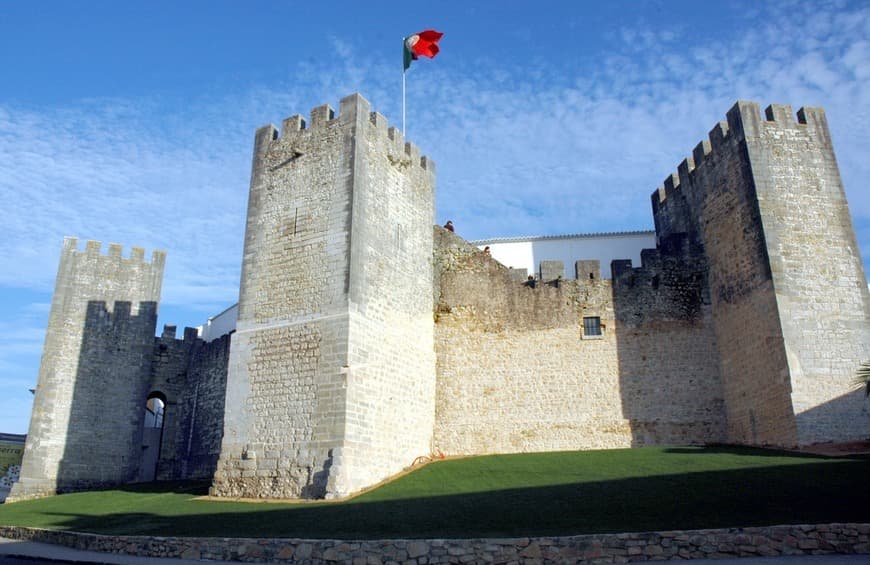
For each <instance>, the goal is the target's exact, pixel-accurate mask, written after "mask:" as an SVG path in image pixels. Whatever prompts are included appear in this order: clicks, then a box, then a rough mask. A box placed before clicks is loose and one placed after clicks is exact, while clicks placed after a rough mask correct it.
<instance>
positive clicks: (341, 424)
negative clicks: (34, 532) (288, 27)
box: [11, 95, 870, 500]
mask: <svg viewBox="0 0 870 565" xmlns="http://www.w3.org/2000/svg"><path fill="white" fill-rule="evenodd" d="M434 184H435V173H434V164H433V163H432V161H431V160H429V159H427V158H426V157H421V156H420V153H419V151H418V149H417V148H416V147H415V146H414V145H412V144H410V143H405V142H404V139H403V138H402V135H401V134H400V133H399V132H398V131H397V130H396V129H395V128H390V127H388V126H387V123H386V120H385V119H384V117H383V116H381V115H380V114H377V113H373V112H371V111H370V108H369V104H368V102H366V101H365V100H364V99H363V98H362V97H360V96H359V95H352V96H349V97H347V98H345V99H343V100H342V101H341V106H340V109H339V114H338V116H337V117H336V116H335V115H334V114H333V111H332V109H330V107H329V106H321V107H319V108H315V109H314V110H313V111H312V112H311V117H310V123H309V124H307V127H306V123H305V121H304V120H303V119H302V118H301V117H300V116H294V117H292V118H289V119H287V120H285V121H284V123H283V127H282V131H281V133H280V135H279V132H278V130H277V129H276V128H275V127H274V126H266V127H263V128H260V129H259V130H258V131H257V133H256V137H255V146H254V158H253V171H252V175H251V185H250V196H249V202H248V215H247V228H246V234H245V245H244V257H243V261H242V279H241V288H240V292H239V305H238V320H237V322H236V324H235V331H232V332H230V333H228V334H225V335H224V336H223V337H221V338H219V339H216V340H214V341H205V340H203V339H199V338H198V337H197V332H196V330H195V329H192V328H188V329H186V330H185V332H184V339H183V340H178V339H175V328H174V327H172V326H170V327H168V328H167V329H166V330H164V332H163V335H162V336H161V337H159V338H155V337H154V331H155V320H156V306H157V301H158V300H159V294H160V285H161V277H162V270H163V262H164V255H163V253H162V252H155V253H154V256H153V259H152V262H151V263H145V262H144V260H143V252H142V250H141V249H139V248H133V252H132V254H131V256H130V258H129V259H126V258H123V257H121V248H120V246H117V245H112V246H110V248H109V255H108V256H102V255H100V252H99V247H100V245H99V243H97V242H89V243H88V246H87V250H86V251H85V252H84V253H80V252H78V251H77V250H76V240H74V239H68V240H67V241H65V243H64V250H63V254H62V257H61V263H60V269H59V271H58V279H57V287H56V290H55V296H54V300H53V303H52V309H51V315H50V320H49V328H48V332H47V336H46V341H45V351H44V354H43V360H42V366H41V368H40V374H39V384H38V390H37V394H36V398H35V401H34V411H33V417H32V421H31V426H30V433H29V434H28V439H27V445H26V450H25V456H24V464H23V468H22V472H21V476H22V479H21V481H20V482H19V483H18V484H17V485H16V486H15V488H14V490H13V491H12V496H11V500H15V499H19V500H20V499H22V498H29V497H34V496H41V495H45V494H51V493H54V492H60V491H68V490H80V489H84V488H90V487H93V486H106V485H113V484H121V483H126V482H131V481H134V480H137V479H138V480H143V477H148V476H149V475H148V474H147V473H145V472H144V471H146V470H147V469H145V467H147V466H148V465H152V467H151V471H153V472H154V476H156V477H158V478H161V479H180V478H200V479H204V478H209V479H212V481H213V482H212V489H211V491H212V494H214V495H216V496H227V497H253V498H270V497H272V498H298V497H304V498H319V497H338V496H344V495H347V494H350V493H353V492H355V491H359V490H360V489H362V488H365V487H368V486H371V485H373V484H376V483H377V482H379V481H381V480H383V479H385V478H387V477H389V476H391V475H393V474H395V473H397V472H399V471H400V470H402V469H404V468H406V467H408V466H409V465H411V464H412V462H413V461H414V460H415V459H416V458H417V457H418V456H421V455H427V454H430V453H432V452H439V451H443V452H445V453H447V454H450V455H477V454H483V453H508V452H528V451H545V450H565V449H588V448H609V447H628V446H639V445H649V444H704V443H711V442H713V443H721V442H729V443H736V444H749V445H779V446H792V445H797V444H809V443H814V442H819V441H835V440H849V439H856V438H863V437H866V435H867V433H868V431H870V413H868V411H867V410H865V407H866V403H867V402H868V401H867V400H865V399H864V397H863V394H862V393H861V392H860V391H858V390H856V389H855V388H854V387H852V386H851V384H850V381H851V379H852V375H853V373H854V371H855V369H856V367H858V365H859V364H860V363H861V362H862V361H865V360H866V359H868V358H870V294H868V290H867V281H866V277H865V273H864V271H863V265H862V262H861V256H860V253H859V251H858V247H857V243H856V238H855V234H854V230H853V228H852V224H851V218H850V215H849V210H848V206H847V203H846V201H845V196H844V191H843V186H842V181H841V179H840V176H839V171H838V168H837V163H836V160H835V156H834V151H833V148H832V145H831V140H830V134H829V132H828V128H827V123H826V120H825V115H824V112H823V111H822V110H820V109H815V108H804V109H801V110H800V111H799V112H798V115H797V120H795V119H794V117H793V116H792V115H791V109H790V108H789V107H788V106H776V105H774V106H771V107H769V108H768V109H767V110H766V112H765V114H764V115H763V114H762V113H761V111H760V110H759V107H758V106H757V105H756V104H753V103H746V102H738V103H737V104H736V105H735V106H734V107H733V108H732V109H731V110H730V111H729V112H728V115H727V123H726V122H723V123H720V124H718V125H717V126H716V127H715V128H714V129H713V130H712V132H711V133H710V136H709V140H705V141H704V142H702V143H700V144H698V146H697V147H696V148H695V150H694V152H693V156H692V158H689V159H686V160H684V161H683V162H682V163H681V164H680V165H679V167H678V172H677V174H673V175H671V176H669V177H668V178H667V180H666V181H665V183H664V187H663V188H660V189H659V190H657V191H656V192H654V193H653V195H652V207H653V217H654V221H655V226H656V236H657V245H656V248H655V249H645V250H643V251H642V253H641V263H642V264H641V265H639V266H633V265H632V264H631V261H630V260H619V261H613V262H612V263H611V269H610V270H611V272H612V274H613V276H612V279H602V278H601V276H600V275H601V269H600V264H599V261H597V260H595V259H593V258H589V257H585V258H584V257H578V258H577V261H576V263H575V265H574V271H575V273H576V278H573V279H568V278H563V276H564V273H565V271H564V266H563V265H562V263H561V262H555V261H543V262H542V263H541V268H540V270H539V271H538V273H536V277H534V278H535V280H534V281H533V282H534V283H535V284H529V283H528V282H527V275H528V273H526V272H524V270H523V272H519V271H518V270H516V269H510V268H508V267H506V266H504V265H502V264H500V263H498V262H497V261H495V260H494V259H493V258H492V257H490V256H489V255H487V254H485V253H484V252H482V251H481V250H479V249H478V248H477V247H475V246H473V245H471V244H469V243H468V242H466V241H465V240H463V239H462V238H461V237H459V236H458V235H456V234H454V233H451V232H448V231H446V230H444V229H442V228H440V227H438V226H434V227H433V223H434ZM153 395H159V396H160V397H161V398H164V399H165V400H166V403H167V406H166V416H165V420H166V423H165V424H164V427H163V429H162V432H161V433H160V435H159V436H158V437H159V446H157V448H158V452H157V453H156V454H155V453H154V452H153V451H152V452H151V454H152V455H155V457H154V459H153V460H154V461H155V462H156V463H153V464H152V463H147V464H146V463H144V461H143V459H142V455H141V453H142V452H143V451H147V449H143V448H145V447H146V446H145V444H144V443H143V439H144V438H143V432H142V422H143V415H142V409H141V408H142V406H143V404H144V402H145V400H146V399H147V398H151V397H152V396H153ZM95 414H99V416H100V417H99V418H98V419H97V418H95V417H94V415H95ZM93 453H99V454H100V456H99V457H96V458H95V457H93V456H92V455H91V454H93Z"/></svg>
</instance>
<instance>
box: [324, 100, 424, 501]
mask: <svg viewBox="0 0 870 565" xmlns="http://www.w3.org/2000/svg"><path fill="white" fill-rule="evenodd" d="M348 113H350V114H351V115H355V116H356V120H357V126H356V128H357V132H356V138H355V147H354V150H355V153H354V186H355V190H354V199H353V212H352V214H353V222H352V228H351V249H350V286H349V289H348V293H349V307H350V314H351V315H350V319H349V321H350V326H349V328H350V330H349V351H348V363H347V368H346V369H345V374H344V378H345V382H346V386H347V405H346V411H347V422H346V429H345V439H344V445H343V446H342V447H341V449H340V451H338V452H336V453H335V454H334V455H335V456H336V457H335V459H334V461H333V465H334V466H335V468H336V473H335V474H334V475H333V476H332V477H330V481H331V484H330V485H329V489H328V490H329V492H330V493H337V494H338V493H350V492H354V491H357V490H360V489H361V488H363V487H367V486H370V485H371V484H373V483H375V482H378V481H380V480H382V479H385V478H387V477H389V476H391V475H394V474H395V473H397V472H399V471H401V470H402V469H404V468H405V467H407V466H408V465H410V464H411V463H412V462H413V461H414V459H415V458H416V457H418V456H420V455H425V454H428V453H429V452H430V451H431V440H432V428H433V424H434V417H435V405H434V398H435V349H434V342H433V340H434V337H433V333H434V329H433V327H432V262H431V259H432V224H433V223H434V220H435V198H434V185H435V175H434V163H432V162H431V161H430V160H428V159H426V158H425V157H423V158H421V156H420V153H419V150H418V149H417V148H416V147H415V146H413V145H411V144H406V143H405V140H404V139H403V137H402V135H401V133H400V132H399V131H398V130H396V129H395V128H390V127H389V126H388V124H387V121H386V119H385V118H384V117H383V116H381V115H380V114H376V113H374V114H370V113H369V106H368V103H367V102H365V100H363V99H362V98H360V97H350V98H349V99H345V100H344V101H343V102H342V107H341V114H342V115H344V114H348Z"/></svg>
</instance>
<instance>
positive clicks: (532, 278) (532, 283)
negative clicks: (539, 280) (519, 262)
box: [526, 275, 535, 288]
mask: <svg viewBox="0 0 870 565" xmlns="http://www.w3.org/2000/svg"><path fill="white" fill-rule="evenodd" d="M526 286H527V287H529V288H535V275H529V278H528V280H526Z"/></svg>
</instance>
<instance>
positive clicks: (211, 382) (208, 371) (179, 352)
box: [150, 326, 231, 480]
mask: <svg viewBox="0 0 870 565" xmlns="http://www.w3.org/2000/svg"><path fill="white" fill-rule="evenodd" d="M230 337H231V336H230V335H229V334H228V335H224V336H222V337H220V338H218V339H215V340H213V341H210V342H205V341H203V340H201V339H199V338H198V337H197V332H196V329H195V328H185V330H184V338H183V339H175V327H174V326H168V327H167V328H166V329H165V330H164V334H163V336H161V337H160V338H157V339H156V340H155V360H154V365H153V366H154V369H153V373H152V375H153V376H152V380H151V388H150V390H151V393H160V394H162V395H164V396H165V397H166V407H165V413H164V424H163V437H162V443H161V447H160V449H161V451H160V462H159V464H158V466H157V478H158V479H159V480H177V479H210V478H212V477H213V476H214V472H215V469H216V467H217V460H218V457H219V455H220V447H221V438H222V436H223V429H224V427H223V421H224V416H223V415H224V401H225V397H226V381H227V363H228V359H229V348H230Z"/></svg>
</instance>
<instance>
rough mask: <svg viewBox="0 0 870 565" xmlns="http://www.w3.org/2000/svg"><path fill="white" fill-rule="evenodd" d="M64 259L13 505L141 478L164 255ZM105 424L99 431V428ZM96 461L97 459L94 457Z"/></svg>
mask: <svg viewBox="0 0 870 565" xmlns="http://www.w3.org/2000/svg"><path fill="white" fill-rule="evenodd" d="M77 243H78V242H77V240H76V239H75V238H66V239H65V240H64V245H63V250H62V252H61V260H60V266H59V268H58V275H57V281H56V284H55V292H54V297H53V299H52V305H51V312H50V314H49V323H48V330H47V332H46V338H45V346H44V348H43V356H42V363H41V365H40V370H39V378H38V382H37V389H36V396H35V398H34V405H33V414H32V416H31V421H30V429H29V432H28V440H27V443H26V445H25V451H24V460H23V463H22V470H21V479H20V480H19V482H18V483H16V485H15V486H14V487H13V490H12V492H11V494H10V496H9V498H8V499H7V500H9V501H13V500H21V499H25V498H33V497H38V496H44V495H50V494H54V493H55V492H63V491H70V490H80V489H85V488H93V487H98V486H105V485H113V484H121V483H125V482H129V481H131V480H133V479H135V478H136V475H137V472H138V468H139V458H140V452H141V439H142V438H141V436H142V422H143V415H144V405H145V395H146V393H147V390H146V389H147V386H148V380H149V377H150V369H151V355H152V348H153V343H154V329H155V325H156V321H157V303H158V301H159V298H160V287H161V283H162V277H163V265H164V261H165V254H164V253H163V252H162V251H155V252H154V253H153V255H152V259H151V262H150V263H146V262H145V261H144V259H143V255H144V251H143V249H142V248H138V247H134V248H133V249H132V251H131V253H130V256H129V258H125V257H122V249H121V246H120V245H116V244H112V245H110V246H109V253H108V255H101V254H100V247H101V246H100V242H97V241H89V242H88V243H87V249H86V251H85V252H83V253H81V252H79V251H78V250H77ZM96 419H99V421H100V426H98V427H95V426H94V425H93V422H94V421H95V420H96ZM94 454H98V456H95V455H94Z"/></svg>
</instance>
